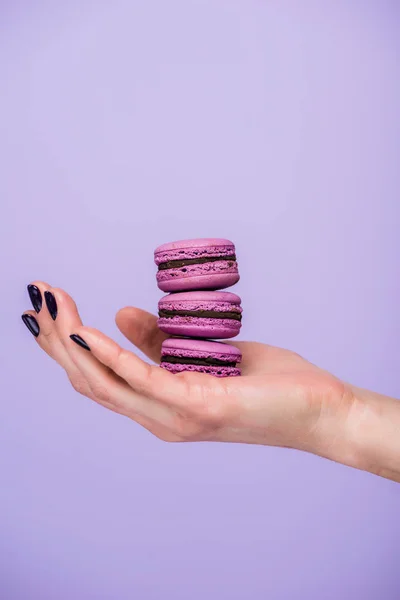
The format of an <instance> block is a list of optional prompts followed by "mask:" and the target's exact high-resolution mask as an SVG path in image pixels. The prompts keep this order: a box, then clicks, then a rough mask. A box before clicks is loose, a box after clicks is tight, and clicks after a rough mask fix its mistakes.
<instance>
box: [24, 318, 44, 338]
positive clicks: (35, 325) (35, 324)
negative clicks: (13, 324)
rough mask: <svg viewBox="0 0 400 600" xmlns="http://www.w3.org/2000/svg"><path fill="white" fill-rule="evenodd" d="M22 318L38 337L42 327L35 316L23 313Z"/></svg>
mask: <svg viewBox="0 0 400 600" xmlns="http://www.w3.org/2000/svg"><path fill="white" fill-rule="evenodd" d="M21 319H22V320H23V322H24V323H25V325H26V326H27V328H28V329H29V331H30V332H31V334H32V335H34V336H35V337H37V336H38V335H39V333H40V327H39V323H38V322H37V321H36V319H35V317H33V316H32V315H21Z"/></svg>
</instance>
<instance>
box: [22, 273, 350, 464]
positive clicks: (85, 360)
mask: <svg viewBox="0 0 400 600" xmlns="http://www.w3.org/2000/svg"><path fill="white" fill-rule="evenodd" d="M30 293H31V298H33V300H34V301H35V302H34V303H35V304H36V309H37V308H38V307H39V306H38V305H39V304H40V302H38V299H39V300H40V297H41V298H42V299H43V301H42V308H41V310H40V311H39V312H38V313H35V312H34V311H27V312H26V313H24V314H25V315H30V316H29V317H28V318H29V320H30V322H31V323H32V318H34V319H37V322H38V325H39V328H40V333H39V334H38V336H37V337H36V339H37V342H38V344H39V346H40V347H41V348H42V349H43V350H44V351H45V352H46V353H47V354H49V355H50V356H51V357H52V358H54V360H56V361H57V362H58V363H59V364H60V365H61V366H62V367H63V368H64V369H65V371H66V373H67V375H68V377H69V379H70V381H71V384H72V386H73V387H74V389H75V390H76V391H78V392H79V393H81V394H84V395H85V396H88V397H89V398H91V399H93V400H95V401H96V402H98V403H99V404H102V405H103V406H105V407H106V408H109V409H111V410H113V411H116V412H118V413H121V414H123V415H125V416H128V417H130V418H131V419H133V420H134V421H136V422H137V423H139V424H140V425H142V426H143V427H145V428H146V429H148V430H149V431H150V432H151V433H153V434H154V435H156V436H157V437H159V438H161V439H162V440H165V441H171V442H172V441H203V440H212V441H222V442H243V443H249V444H266V445H274V446H286V447H291V448H297V449H302V450H308V451H311V452H317V453H319V454H324V455H328V454H329V452H328V450H329V444H330V442H332V439H329V438H326V439H324V435H325V434H326V433H327V431H326V428H325V423H326V422H327V421H329V420H334V419H335V420H340V421H345V420H346V416H347V414H348V412H349V410H350V407H351V405H352V400H353V395H352V393H351V390H350V388H349V387H348V386H346V385H344V384H343V383H342V382H341V381H339V380H338V379H336V378H335V377H333V376H332V375H330V374H329V373H327V372H325V371H322V370H321V369H319V368H317V367H316V366H314V365H312V364H311V363H309V362H307V361H306V360H304V359H303V358H301V357H300V356H298V355H297V354H295V353H293V352H289V351H287V350H282V349H279V348H274V347H272V346H267V345H264V344H259V343H254V342H251V343H250V342H241V343H237V344H236V345H237V346H238V347H240V349H241V351H242V353H243V363H242V377H231V378H216V377H212V376H210V375H205V374H202V373H193V372H184V373H181V374H179V375H173V374H171V373H169V372H168V371H166V370H164V369H161V368H159V367H158V366H155V365H149V364H147V363H146V362H144V361H142V360H141V359H140V358H139V357H138V356H136V355H135V354H134V353H133V352H130V351H128V350H125V349H123V348H121V347H120V346H119V345H118V344H117V343H115V342H114V341H113V340H111V339H110V338H108V337H107V336H105V335H104V334H102V333H101V332H100V331H97V330H95V329H91V328H88V327H84V326H83V325H82V321H81V319H80V317H79V314H78V310H77V308H76V305H75V303H74V301H73V300H72V298H71V297H70V296H68V294H66V293H65V292H64V291H63V290H60V289H52V288H51V287H50V286H49V285H47V284H46V283H43V282H36V283H35V284H34V287H32V286H31V287H30ZM35 297H36V300H35ZM24 320H25V322H26V317H25V319H24ZM116 322H117V325H118V327H119V329H120V330H121V332H122V333H123V334H124V335H125V336H126V337H127V338H128V340H129V341H130V342H131V343H132V344H134V345H135V346H136V347H137V348H139V349H140V350H142V352H143V353H144V354H145V355H147V356H148V357H149V358H150V359H151V360H152V361H154V362H156V363H157V362H159V359H160V354H161V343H162V341H163V340H164V339H165V337H167V336H165V335H164V334H163V333H162V332H161V331H159V330H158V328H157V319H156V317H155V316H154V315H151V314H149V313H147V312H145V311H142V310H140V309H137V308H124V309H122V310H121V311H119V313H118V314H117V317H116ZM71 335H72V336H75V340H77V341H73V340H72V339H71V337H70V336H71ZM76 336H78V337H76ZM82 341H83V342H82ZM77 342H78V343H79V342H80V343H81V344H82V343H83V345H84V344H86V345H87V346H88V347H89V348H90V351H88V350H87V349H85V348H84V347H80V346H79V345H78V343H77ZM230 343H231V342H230Z"/></svg>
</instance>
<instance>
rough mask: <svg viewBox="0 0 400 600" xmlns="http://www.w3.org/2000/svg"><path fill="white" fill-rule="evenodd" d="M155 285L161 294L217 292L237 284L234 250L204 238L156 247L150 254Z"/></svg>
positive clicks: (237, 275)
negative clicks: (152, 259) (151, 255)
mask: <svg viewBox="0 0 400 600" xmlns="http://www.w3.org/2000/svg"><path fill="white" fill-rule="evenodd" d="M154 261H155V263H156V265H157V267H158V272H157V284H158V287H159V288H160V289H161V290H163V291H164V292H181V291H185V290H218V289H224V288H227V287H229V286H231V285H234V284H235V283H236V282H237V281H239V272H238V265H237V262H236V251H235V246H234V244H233V243H232V242H230V241H229V240H224V239H216V238H204V239H197V240H182V241H180V242H171V243H169V244H163V245H162V246H159V247H158V248H157V249H156V250H155V252H154Z"/></svg>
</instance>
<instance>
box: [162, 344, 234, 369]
mask: <svg viewBox="0 0 400 600" xmlns="http://www.w3.org/2000/svg"><path fill="white" fill-rule="evenodd" d="M241 360H242V353H241V352H240V350H239V349H238V348H236V347H235V346H230V345H228V344H223V343H222V342H209V341H207V340H193V339H188V338H168V339H167V340H165V341H164V342H163V344H162V348H161V363H160V367H162V368H163V369H166V370H167V371H170V372H171V373H181V372H182V371H196V372H198V373H207V374H208V375H214V376H215V377H238V376H239V375H241V371H240V369H239V368H238V366H237V365H238V364H240V361H241Z"/></svg>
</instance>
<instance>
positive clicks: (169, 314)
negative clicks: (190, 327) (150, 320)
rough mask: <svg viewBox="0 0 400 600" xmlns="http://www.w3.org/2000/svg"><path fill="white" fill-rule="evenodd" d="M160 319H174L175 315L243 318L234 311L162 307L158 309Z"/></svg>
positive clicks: (237, 319) (238, 319)
mask: <svg viewBox="0 0 400 600" xmlns="http://www.w3.org/2000/svg"><path fill="white" fill-rule="evenodd" d="M158 316H159V317H160V319H173V318H174V317H197V318H199V319H203V318H207V319H233V320H235V321H241V320H242V314H241V313H240V312H234V311H216V310H167V309H165V308H161V309H160V310H159V311H158Z"/></svg>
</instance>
